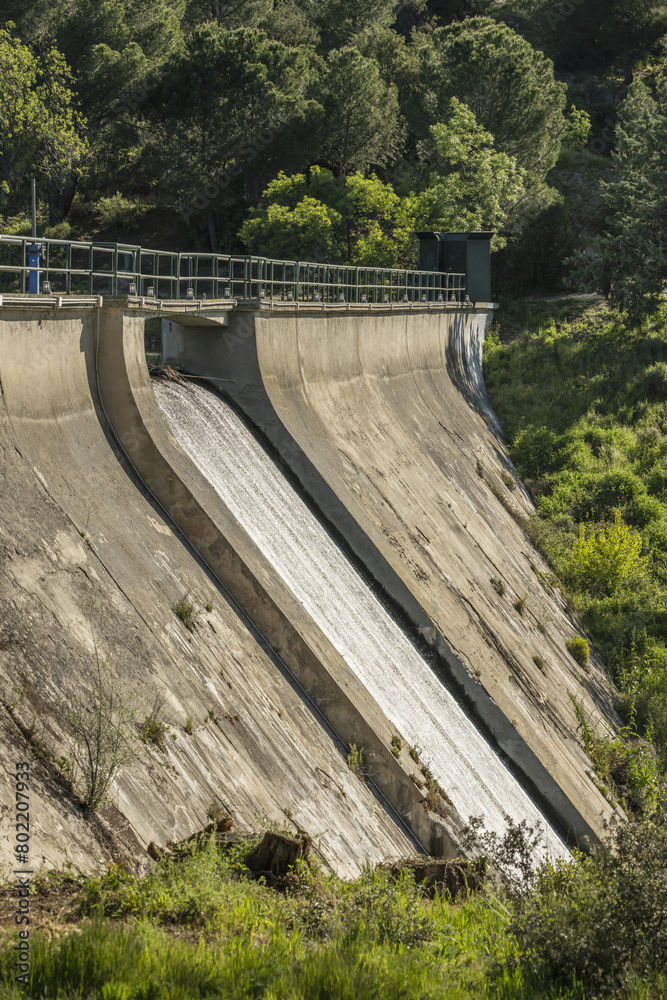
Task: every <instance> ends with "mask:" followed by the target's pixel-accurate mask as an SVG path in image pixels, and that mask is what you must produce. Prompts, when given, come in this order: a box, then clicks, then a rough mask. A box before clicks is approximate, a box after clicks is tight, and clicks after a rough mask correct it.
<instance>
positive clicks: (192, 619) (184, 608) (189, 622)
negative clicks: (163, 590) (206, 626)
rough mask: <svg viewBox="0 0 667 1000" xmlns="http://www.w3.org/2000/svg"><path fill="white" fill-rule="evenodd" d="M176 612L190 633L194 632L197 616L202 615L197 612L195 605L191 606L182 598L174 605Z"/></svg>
mask: <svg viewBox="0 0 667 1000" xmlns="http://www.w3.org/2000/svg"><path fill="white" fill-rule="evenodd" d="M174 612H175V613H176V615H177V616H178V617H179V618H180V619H181V621H182V622H183V624H184V625H185V627H186V629H187V630H188V632H194V630H195V625H196V624H197V616H198V615H200V614H201V611H195V606H194V604H191V603H190V602H189V601H188V600H187V598H182V599H181V600H180V601H179V602H178V603H177V604H175V605H174Z"/></svg>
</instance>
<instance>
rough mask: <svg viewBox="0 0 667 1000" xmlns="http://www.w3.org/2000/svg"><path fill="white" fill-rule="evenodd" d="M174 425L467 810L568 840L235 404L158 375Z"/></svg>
mask: <svg viewBox="0 0 667 1000" xmlns="http://www.w3.org/2000/svg"><path fill="white" fill-rule="evenodd" d="M153 385H154V390H155V394H156V397H157V401H158V404H159V406H160V408H161V409H162V411H163V413H164V415H165V417H166V419H167V421H168V423H169V426H170V428H171V431H172V433H173V435H174V436H175V438H176V439H177V441H178V442H179V444H180V445H181V447H182V448H183V449H184V451H185V452H186V453H187V454H188V455H189V457H190V459H191V460H192V461H193V462H194V463H195V465H196V466H197V467H198V468H199V469H200V471H201V472H202V473H203V475H204V476H205V477H206V479H207V480H208V481H209V482H210V483H211V485H212V486H213V487H214V489H215V490H216V492H217V493H218V495H219V496H220V497H221V498H222V500H223V501H224V503H225V504H226V505H227V507H228V508H229V509H230V510H231V511H232V513H233V514H234V516H235V517H236V518H237V520H238V521H239V523H240V524H241V525H242V526H243V528H244V529H245V531H246V532H247V533H248V535H249V536H250V537H251V538H252V539H253V541H254V542H255V544H256V545H257V546H258V547H259V548H260V549H261V551H262V552H263V554H264V555H265V557H266V558H267V559H268V560H269V561H270V562H271V564H272V566H273V567H274V568H275V569H276V571H277V572H278V573H279V574H280V575H281V577H282V578H283V580H284V581H285V583H286V584H287V585H288V586H289V588H290V589H291V591H292V593H293V594H294V595H295V596H296V597H297V598H298V600H299V601H301V603H302V604H303V606H304V608H305V609H306V611H307V612H308V613H309V615H310V616H311V617H312V619H313V621H315V622H316V623H317V625H318V626H319V628H320V629H321V630H322V632H323V633H324V634H325V635H326V636H327V638H328V639H329V641H330V642H331V643H332V645H333V646H334V647H335V648H336V649H337V650H338V652H339V653H340V655H341V656H342V657H343V658H344V659H345V661H346V662H347V664H348V665H349V667H350V668H351V669H352V670H353V671H354V673H355V674H356V675H357V676H358V677H359V679H360V680H361V681H362V683H363V684H364V685H365V687H366V688H367V689H368V691H369V692H370V693H371V695H372V696H373V697H374V698H375V700H376V701H377V703H378V704H379V705H380V707H381V708H382V710H383V711H384V713H385V715H386V716H387V718H388V719H389V720H390V721H391V722H392V723H393V724H394V725H395V726H396V729H397V731H398V732H399V733H400V734H401V735H402V736H403V737H404V738H405V739H407V740H408V741H409V742H410V743H411V744H412V745H414V746H417V747H418V748H419V749H420V752H421V754H422V758H423V759H425V760H427V761H428V762H429V764H430V766H431V770H432V771H433V774H434V775H435V776H436V777H437V779H438V781H439V782H440V784H441V786H442V787H443V788H444V790H445V792H446V793H447V795H448V796H449V798H450V799H451V801H452V802H453V804H454V806H455V807H456V809H457V810H458V811H459V813H460V814H461V815H462V816H463V817H465V818H468V817H470V816H480V815H481V816H482V817H483V818H484V821H485V826H486V829H487V830H493V831H496V832H498V833H502V832H503V831H504V830H505V828H506V822H505V815H507V816H509V817H511V819H513V820H515V821H516V822H520V821H521V820H526V821H527V822H528V823H529V824H530V825H531V826H533V825H535V824H537V823H538V822H540V823H541V825H542V827H543V829H544V830H545V841H546V844H545V849H546V851H547V852H548V853H549V854H550V855H552V856H558V857H564V856H566V855H567V853H568V852H567V848H566V847H565V844H564V843H563V841H562V840H561V839H560V837H559V836H558V834H557V833H556V831H555V830H554V829H553V828H552V827H551V826H550V824H549V823H548V822H547V820H546V819H545V817H544V816H543V815H542V813H541V812H540V810H539V809H538V808H537V806H536V805H535V803H534V802H533V801H532V799H531V798H530V797H529V796H528V795H527V793H526V792H525V791H524V789H523V788H522V787H521V785H520V784H519V782H518V781H517V780H516V778H515V777H514V776H513V774H512V773H511V772H510V771H509V769H508V768H507V767H506V766H505V764H504V763H503V762H502V761H501V759H500V758H499V757H498V756H497V754H496V753H495V751H494V750H493V748H492V747H491V746H490V744H489V743H488V742H487V740H486V739H485V738H484V736H483V735H482V734H481V733H480V732H479V730H478V729H477V727H476V726H475V724H474V723H473V722H472V721H471V720H470V719H469V718H468V716H467V715H466V714H465V712H464V711H463V710H462V709H461V707H460V706H459V705H458V703H457V701H456V699H455V698H454V696H453V695H452V694H451V693H450V692H449V691H448V690H447V688H445V687H444V685H443V684H442V683H441V682H440V681H439V680H438V678H437V676H436V675H435V674H434V672H433V670H432V669H431V667H430V666H429V665H428V663H427V662H426V661H425V660H424V659H423V658H422V657H421V656H420V654H419V652H418V651H417V650H416V649H415V647H414V646H413V645H412V643H411V642H410V641H409V639H408V638H407V637H406V635H405V634H404V632H403V631H402V630H401V628H400V627H399V625H398V624H397V623H396V622H395V621H394V620H393V619H392V618H391V616H390V615H389V613H388V612H387V611H386V610H385V608H384V607H383V606H382V604H381V603H380V602H379V601H378V599H377V598H376V596H375V595H374V594H373V592H372V590H371V589H370V588H369V587H368V585H367V584H366V583H365V581H364V580H363V579H362V577H361V576H360V575H359V573H358V572H357V571H356V569H355V568H354V567H353V566H352V564H351V563H350V562H349V560H348V559H347V557H346V556H345V555H344V554H343V553H342V552H341V550H340V549H339V548H338V547H337V545H336V544H335V542H334V541H333V540H332V538H331V537H330V535H329V534H328V532H327V531H326V530H325V529H324V528H323V526H322V525H321V524H320V523H319V521H318V520H317V518H316V517H315V516H314V515H313V514H312V513H311V511H310V510H309V508H308V507H307V506H306V504H305V503H304V501H303V500H302V499H301V497H300V496H299V494H298V493H297V491H296V490H295V489H294V488H293V487H292V486H291V484H290V483H289V482H288V480H287V479H286V478H285V476H284V475H283V474H282V472H281V471H280V469H279V468H278V467H277V466H276V465H275V463H274V462H273V461H272V459H271V458H270V456H269V455H268V454H267V452H266V451H265V450H264V448H263V447H262V445H261V444H260V443H259V442H258V441H257V439H256V438H255V437H254V435H253V434H252V433H251V431H250V430H249V429H248V428H247V427H246V425H245V423H244V422H243V421H242V420H241V419H240V418H239V416H238V415H237V414H236V413H235V411H234V410H233V409H232V408H231V407H230V406H228V405H227V404H226V403H225V402H224V401H223V400H222V399H220V398H219V397H218V396H217V395H215V394H214V393H212V392H210V391H208V390H207V389H205V388H203V387H201V386H194V385H188V386H182V385H178V384H175V383H166V382H161V381H156V382H154V383H153Z"/></svg>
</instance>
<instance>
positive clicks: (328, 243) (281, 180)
mask: <svg viewBox="0 0 667 1000" xmlns="http://www.w3.org/2000/svg"><path fill="white" fill-rule="evenodd" d="M412 210H413V202H412V200H411V199H407V198H399V196H398V195H397V194H396V192H395V191H394V190H393V189H392V188H391V186H390V185H388V184H383V183H382V181H380V180H379V179H378V177H376V176H375V174H373V175H372V176H371V177H363V175H362V174H360V173H356V174H353V175H351V176H349V177H335V176H334V175H333V173H332V172H331V171H330V170H326V169H322V168H321V167H313V168H312V170H311V171H310V174H309V176H306V175H305V174H295V175H292V176H291V177H288V176H287V175H285V174H282V173H281V174H280V175H279V176H278V177H277V178H276V179H275V180H273V181H272V182H271V183H270V184H269V185H268V187H267V189H266V191H265V192H264V194H263V195H262V202H261V204H260V205H259V206H258V207H257V208H256V209H252V210H251V212H250V216H249V218H248V219H247V220H246V221H245V223H244V224H243V226H242V228H241V231H240V234H239V235H240V237H241V239H242V240H243V241H244V242H245V243H246V244H247V245H248V246H249V248H250V249H251V250H253V251H255V250H256V251H258V252H261V253H264V254H273V253H277V255H278V256H282V253H278V251H282V252H286V251H287V249H289V251H290V252H289V253H288V254H287V256H288V257H289V259H291V260H315V261H323V262H327V263H352V264H357V265H359V266H366V267H401V266H405V265H407V264H410V263H414V261H413V260H411V257H412V256H414V254H415V250H416V247H415V244H416V240H415V236H414V219H413V217H412V214H411V213H412Z"/></svg>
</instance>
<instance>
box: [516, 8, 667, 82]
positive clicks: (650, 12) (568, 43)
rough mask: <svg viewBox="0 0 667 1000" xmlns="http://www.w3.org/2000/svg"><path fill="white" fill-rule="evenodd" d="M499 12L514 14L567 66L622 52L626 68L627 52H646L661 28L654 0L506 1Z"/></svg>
mask: <svg viewBox="0 0 667 1000" xmlns="http://www.w3.org/2000/svg"><path fill="white" fill-rule="evenodd" d="M500 16H501V17H504V18H506V19H507V20H509V19H510V18H512V20H514V19H515V18H516V17H517V16H518V18H519V19H520V21H521V27H522V30H523V31H524V32H525V33H526V35H527V37H528V38H530V40H531V41H532V43H533V44H535V45H540V46H543V47H545V48H547V49H548V51H549V52H550V53H553V54H554V57H555V59H556V61H557V64H558V66H559V67H560V68H562V69H568V70H572V69H589V70H599V69H601V68H604V67H606V66H608V65H609V64H610V63H612V62H613V61H614V60H615V59H618V57H619V56H623V57H624V63H625V66H624V68H625V70H626V73H627V72H628V71H629V59H630V57H637V56H639V55H641V54H642V53H645V52H648V51H650V49H651V48H652V47H653V46H654V45H655V43H656V41H657V40H658V39H659V38H660V36H661V35H663V34H664V32H665V31H666V30H667V8H666V7H665V4H663V3H659V2H656V0H633V2H632V3H628V2H627V0H586V2H585V3H582V4H579V5H575V4H572V5H570V6H568V7H564V6H562V5H559V4H554V3H553V2H552V0H512V2H511V3H507V4H505V5H504V9H502V10H501V11H500ZM627 82H630V81H629V80H628V81H627Z"/></svg>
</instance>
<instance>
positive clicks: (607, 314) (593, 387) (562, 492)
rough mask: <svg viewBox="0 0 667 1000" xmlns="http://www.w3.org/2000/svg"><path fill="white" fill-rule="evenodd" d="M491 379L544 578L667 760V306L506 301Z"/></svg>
mask: <svg viewBox="0 0 667 1000" xmlns="http://www.w3.org/2000/svg"><path fill="white" fill-rule="evenodd" d="M485 379H486V384H487V388H488V391H489V395H490V398H491V402H492V404H493V406H494V409H495V410H496V412H497V414H498V416H499V417H500V420H501V422H502V424H503V429H504V432H505V437H506V439H507V441H508V444H509V449H510V454H511V456H512V458H513V460H514V462H515V464H516V466H517V469H518V471H519V474H520V476H521V477H522V479H523V480H524V482H525V483H526V485H527V486H528V488H529V489H530V491H531V494H532V496H533V499H534V501H535V504H536V508H537V517H535V518H533V519H532V520H531V521H530V523H529V524H528V532H529V534H530V536H531V539H532V541H533V542H534V543H535V544H536V545H537V547H538V548H539V549H540V550H541V551H542V553H543V554H544V555H545V556H546V558H547V559H548V560H549V562H550V563H551V566H552V568H553V571H554V578H553V579H552V578H550V579H549V581H548V589H551V587H552V586H553V585H554V584H555V582H556V580H558V581H559V582H560V584H561V586H562V587H563V589H564V590H565V592H566V594H567V596H568V598H569V601H570V605H571V607H572V608H573V609H574V610H576V611H577V612H578V613H579V615H580V616H581V618H582V621H583V624H584V626H585V629H586V632H587V634H588V636H589V638H590V639H591V641H592V646H593V648H594V650H595V651H596V652H597V653H598V654H599V655H601V656H602V657H603V659H604V661H605V662H606V665H607V667H608V669H609V672H610V674H611V676H612V678H613V679H614V681H615V682H616V684H617V685H618V686H619V688H620V691H621V700H620V703H619V707H620V709H621V711H622V713H623V714H624V715H625V718H626V720H628V719H630V717H631V716H632V718H633V720H635V722H636V725H637V727H638V730H639V732H640V733H641V735H643V736H648V737H651V738H652V739H653V740H654V742H655V745H656V747H657V750H658V753H659V755H660V759H661V762H662V767H663V770H664V769H665V768H666V767H667V304H664V305H663V306H662V307H661V308H660V309H659V310H658V311H657V312H656V313H654V314H653V315H651V316H649V317H645V318H644V319H642V320H641V321H639V320H632V319H631V318H629V317H628V316H627V315H626V314H624V313H621V312H619V311H615V310H612V309H610V308H609V307H607V306H606V305H605V304H603V303H599V302H598V303H595V304H591V303H590V302H586V301H583V302H582V301H578V300H574V299H561V300H558V301H555V302H545V301H541V302H538V301H528V300H514V301H507V302H505V303H503V305H502V308H501V310H500V313H499V319H498V322H497V323H496V325H495V326H494V327H493V328H492V330H491V332H490V336H489V337H488V340H487V344H486V347H485ZM546 586H547V581H545V587H546ZM581 652H582V654H583V651H581ZM582 658H583V656H582ZM580 662H581V661H580Z"/></svg>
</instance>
